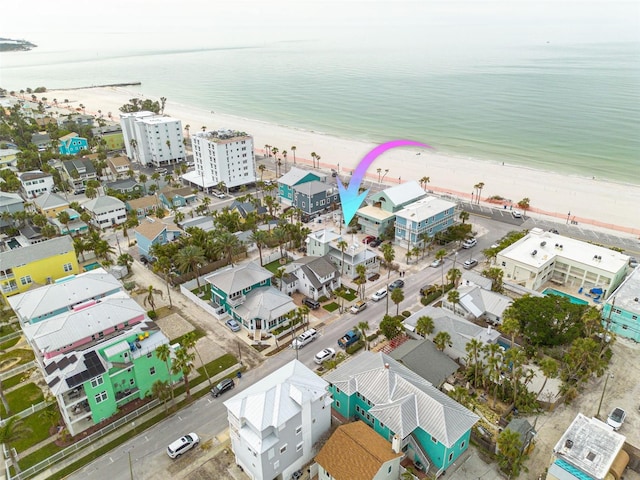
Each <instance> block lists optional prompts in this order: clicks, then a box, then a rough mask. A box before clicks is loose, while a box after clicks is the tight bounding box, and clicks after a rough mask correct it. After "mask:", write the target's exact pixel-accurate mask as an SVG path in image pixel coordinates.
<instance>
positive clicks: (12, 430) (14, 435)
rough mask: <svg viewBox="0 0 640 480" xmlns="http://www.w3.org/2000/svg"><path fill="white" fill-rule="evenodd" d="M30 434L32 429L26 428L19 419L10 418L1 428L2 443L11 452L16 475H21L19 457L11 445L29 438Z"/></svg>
mask: <svg viewBox="0 0 640 480" xmlns="http://www.w3.org/2000/svg"><path fill="white" fill-rule="evenodd" d="M30 433H31V429H30V428H28V427H27V426H25V424H24V423H23V422H22V420H20V419H18V417H10V418H9V419H7V420H6V421H5V423H4V425H1V426H0V443H3V444H5V446H6V448H7V450H8V451H9V456H10V457H11V464H12V465H13V468H14V469H15V471H16V473H20V471H21V470H20V466H19V465H18V457H17V455H16V454H15V450H14V449H13V447H12V446H11V445H12V444H13V443H15V442H17V441H19V440H22V439H23V438H25V437H27V436H29V434H30Z"/></svg>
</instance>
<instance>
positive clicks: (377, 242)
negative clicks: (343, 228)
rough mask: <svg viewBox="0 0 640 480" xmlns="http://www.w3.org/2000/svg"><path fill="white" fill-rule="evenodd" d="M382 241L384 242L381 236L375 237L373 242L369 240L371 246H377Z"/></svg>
mask: <svg viewBox="0 0 640 480" xmlns="http://www.w3.org/2000/svg"><path fill="white" fill-rule="evenodd" d="M381 243H382V239H381V238H374V239H373V240H372V241H371V242H369V246H370V247H377V246H378V245H380V244H381Z"/></svg>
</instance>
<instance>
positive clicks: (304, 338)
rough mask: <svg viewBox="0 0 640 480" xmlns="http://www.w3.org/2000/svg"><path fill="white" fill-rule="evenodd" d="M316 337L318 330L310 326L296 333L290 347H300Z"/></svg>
mask: <svg viewBox="0 0 640 480" xmlns="http://www.w3.org/2000/svg"><path fill="white" fill-rule="evenodd" d="M316 338H318V332H317V331H316V329H315V328H310V329H309V330H305V331H304V332H302V333H301V334H300V335H298V337H297V338H294V339H293V342H291V347H292V348H294V349H298V348H302V347H304V346H305V345H307V344H309V343H311V342H313V341H314V340H315V339H316Z"/></svg>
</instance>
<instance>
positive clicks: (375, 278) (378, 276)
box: [369, 273, 380, 282]
mask: <svg viewBox="0 0 640 480" xmlns="http://www.w3.org/2000/svg"><path fill="white" fill-rule="evenodd" d="M379 278H380V274H379V273H374V274H373V275H371V276H370V277H369V281H370V282H375V281H376V280H378V279H379Z"/></svg>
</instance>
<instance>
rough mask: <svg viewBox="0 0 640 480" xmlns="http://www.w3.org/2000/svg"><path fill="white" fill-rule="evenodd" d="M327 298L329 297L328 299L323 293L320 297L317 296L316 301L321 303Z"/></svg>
mask: <svg viewBox="0 0 640 480" xmlns="http://www.w3.org/2000/svg"><path fill="white" fill-rule="evenodd" d="M327 300H329V299H328V298H327V297H326V296H324V295H322V296H321V297H320V298H318V301H319V302H320V303H322V302H326V301H327Z"/></svg>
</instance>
